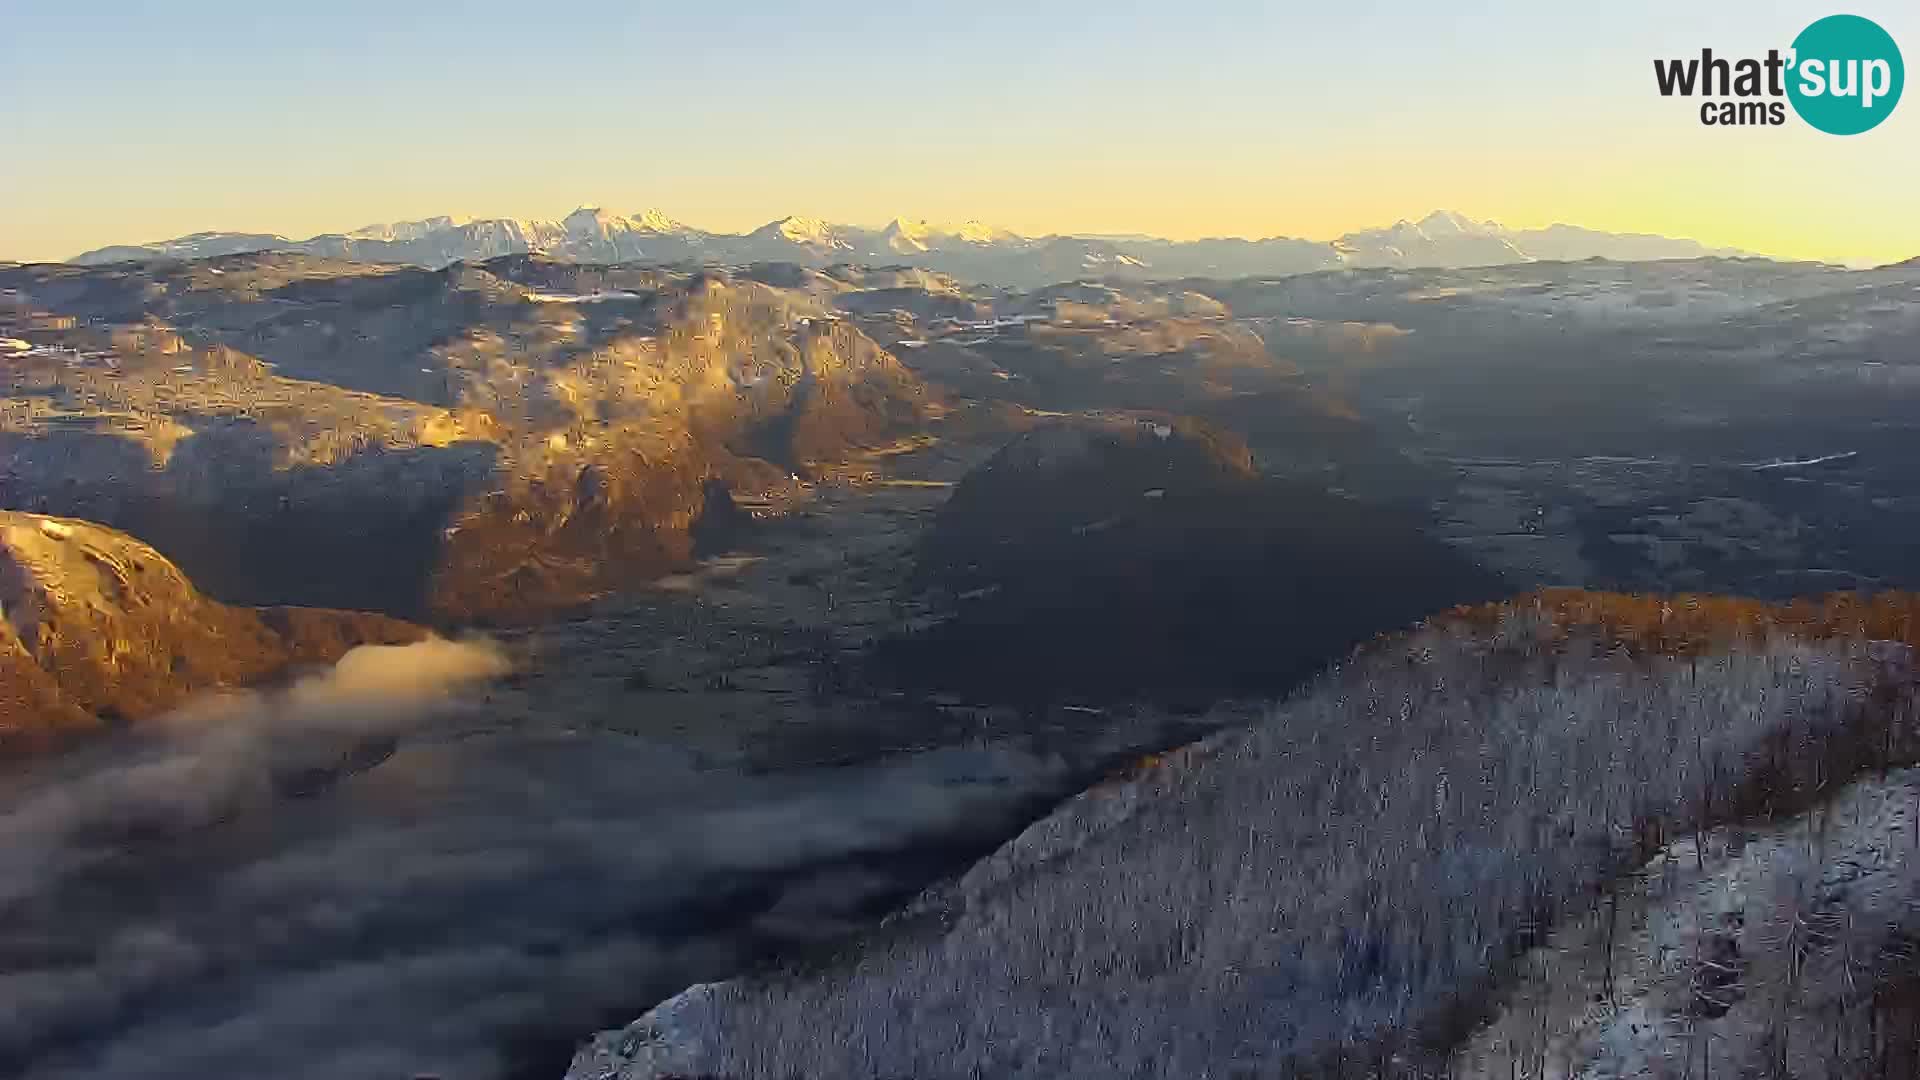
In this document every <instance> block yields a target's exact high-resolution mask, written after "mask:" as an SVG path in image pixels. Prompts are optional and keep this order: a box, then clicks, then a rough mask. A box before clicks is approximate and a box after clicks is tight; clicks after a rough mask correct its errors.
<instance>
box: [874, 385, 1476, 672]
mask: <svg viewBox="0 0 1920 1080" xmlns="http://www.w3.org/2000/svg"><path fill="white" fill-rule="evenodd" d="M918 570H919V573H920V575H921V584H922V585H923V586H925V587H928V588H930V589H932V590H933V591H934V592H935V594H936V596H938V597H942V598H946V599H948V600H950V603H951V605H952V610H951V614H950V617H948V618H946V619H945V620H944V621H941V622H938V623H936V624H934V625H932V626H930V627H927V628H925V629H919V630H916V631H914V632H910V633H906V634H902V635H899V636H896V637H894V638H890V639H888V640H886V641H884V642H882V643H881V644H880V646H879V647H878V649H877V650H876V661H877V664H878V666H879V669H880V672H881V673H882V674H883V677H890V678H894V679H897V680H899V681H901V682H904V683H908V684H912V685H916V686H921V687H927V688H931V689H938V690H949V691H954V692H959V693H964V694H968V695H970V696H975V697H980V698H985V699H989V700H1002V701H1029V702H1037V701H1047V700H1078V701H1115V700H1125V699H1151V700H1159V701H1162V702H1167V703H1170V704H1176V705H1191V706H1199V705H1203V704H1205V703H1207V702H1211V701H1214V700H1217V699H1219V698H1222V697H1230V696H1236V695H1243V694H1270V693H1273V692H1276V691H1279V690H1283V689H1285V688H1287V687H1289V686H1291V685H1293V684H1295V683H1296V682H1298V681H1299V680H1300V679H1302V678H1303V677H1305V676H1307V675H1309V674H1311V673H1312V672H1313V671H1315V670H1317V669H1319V668H1321V667H1322V666H1324V665H1325V664H1326V663H1328V662H1329V661H1331V660H1333V659H1335V658H1337V657H1338V656H1340V655H1342V654H1343V653H1344V652H1346V651H1347V650H1348V649H1349V648H1351V647H1352V646H1353V645H1355V644H1357V643H1359V642H1361V641H1364V640H1366V639H1368V638H1371V637H1373V636H1375V635H1377V634H1380V633H1382V632H1385V631H1390V630H1395V629H1398V628H1401V627H1404V626H1407V625H1409V624H1411V623H1414V622H1416V621H1418V620H1420V619H1421V618H1423V617H1425V616H1428V615H1431V614H1433V613H1435V612H1437V611H1440V610H1443V609H1446V608H1449V607H1452V606H1454V605H1457V604H1462V603H1470V602H1476V601H1483V600H1487V599H1490V598H1492V597H1495V596H1498V595H1501V594H1502V593H1503V591H1504V590H1503V588H1502V585H1501V582H1500V581H1499V579H1498V578H1497V577H1496V576H1494V575H1493V574H1491V573H1489V572H1487V571H1485V570H1483V569H1481V568H1480V567H1479V566H1477V565H1476V564H1474V563H1473V562H1472V561H1471V560H1469V559H1467V558H1466V557H1465V556H1463V555H1461V554H1459V553H1458V552H1456V551H1455V550H1454V549H1453V548H1451V547H1448V546H1447V545H1445V544H1443V543H1441V542H1440V541H1438V540H1435V539H1432V538H1430V537H1428V536H1427V535H1426V534H1425V533H1424V532H1422V531H1421V529H1420V527H1419V523H1418V522H1417V521H1416V520H1415V519H1412V518H1410V517H1407V516H1404V515H1401V514H1398V513H1396V512H1393V511H1390V510H1385V509H1382V508H1379V507H1374V506H1369V505H1365V504H1362V503H1358V502H1355V501H1353V500H1350V499H1346V498H1343V497H1341V496H1337V495H1333V494H1330V493H1328V492H1326V491H1323V490H1320V489H1318V488H1315V487H1313V486H1311V485H1307V484H1303V483H1299V482H1293V481H1286V480H1280V479H1275V478H1272V477H1266V476H1262V475H1260V474H1259V473H1258V472H1257V471H1256V470H1255V468H1254V465H1253V460H1252V455H1251V454H1250V453H1249V452H1248V450H1247V449H1246V447H1245V445H1244V444H1242V443H1241V442H1239V440H1238V439H1237V438H1235V437H1234V436H1231V435H1228V434H1225V433H1223V432H1220V431H1219V430H1217V429H1213V428H1210V427H1207V426H1205V425H1203V424H1200V423H1199V422H1196V421H1192V420H1174V419H1154V418H1146V419H1140V418H1134V417H1121V418H1112V419H1104V420H1097V421H1089V422H1073V423H1066V424H1059V425H1050V426H1047V427H1043V428H1039V429H1036V430H1034V431H1031V432H1028V433H1026V434H1024V435H1022V436H1020V437H1019V438H1017V439H1015V440H1014V441H1013V442H1012V443H1010V444H1009V445H1008V446H1006V447H1005V448H1004V449H1002V450H1001V451H1000V452H999V453H998V454H996V455H995V456H994V457H993V458H992V459H990V460H989V461H988V462H987V463H986V464H984V465H982V466H981V467H980V468H978V469H977V470H975V471H974V472H973V473H971V474H970V475H969V476H968V477H967V478H966V479H965V480H964V481H963V482H962V483H961V484H960V485H959V487H958V488H957V489H956V490H955V492H954V495H953V498H952V499H951V500H950V501H949V502H948V503H947V505H946V506H945V507H944V508H943V509H942V511H941V513H940V515H939V517H938V518H937V519H936V521H935V523H934V526H933V528H932V529H931V531H930V535H929V537H928V539H927V540H926V542H925V545H924V548H923V550H922V553H921V561H920V565H919V568H918Z"/></svg>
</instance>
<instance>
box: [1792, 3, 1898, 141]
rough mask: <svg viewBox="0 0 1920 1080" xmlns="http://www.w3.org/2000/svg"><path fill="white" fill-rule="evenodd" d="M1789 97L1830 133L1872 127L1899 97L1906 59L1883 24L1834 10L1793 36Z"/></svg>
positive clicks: (1807, 117)
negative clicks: (1834, 12) (1837, 13)
mask: <svg viewBox="0 0 1920 1080" xmlns="http://www.w3.org/2000/svg"><path fill="white" fill-rule="evenodd" d="M1791 63H1792V65H1793V66H1792V68H1791V69H1790V70H1789V73H1788V78H1787V99H1788V100H1789V101H1791V102H1793V111H1794V112H1797V113H1799V114H1800V119H1802V120H1805V121H1806V122H1807V123H1809V124H1812V125H1813V126H1814V127H1816V128H1819V129H1820V130H1821V131H1824V132H1826V133H1827V134H1829V135H1858V134H1860V133H1861V132H1863V131H1869V130H1872V129H1873V128H1874V127H1877V126H1878V125H1879V123H1880V121H1882V120H1885V119H1886V118H1887V116H1888V115H1889V114H1890V113H1892V112H1893V107H1894V106H1895V105H1898V104H1899V103H1900V90H1901V88H1902V87H1904V86H1905V85H1906V82H1907V70H1906V65H1904V64H1902V63H1901V62H1900V46H1898V45H1896V44H1894V42H1893V35H1891V34H1889V33H1887V32H1886V31H1885V30H1882V29H1880V24H1879V23H1876V22H1874V21H1873V20H1872V19H1863V18H1861V17H1860V16H1858V15H1829V16H1827V17H1826V18H1824V19H1821V20H1820V21H1819V22H1816V23H1814V24H1813V25H1811V26H1809V27H1807V28H1806V29H1805V30H1802V31H1800V36H1799V37H1797V38H1794V39H1793V60H1792V61H1791Z"/></svg>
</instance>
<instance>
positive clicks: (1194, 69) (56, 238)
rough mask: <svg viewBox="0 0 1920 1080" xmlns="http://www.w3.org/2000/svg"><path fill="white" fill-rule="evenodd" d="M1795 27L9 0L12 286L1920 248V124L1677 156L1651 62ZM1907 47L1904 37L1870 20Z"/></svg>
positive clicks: (1619, 20)
mask: <svg viewBox="0 0 1920 1080" xmlns="http://www.w3.org/2000/svg"><path fill="white" fill-rule="evenodd" d="M1833 10H1835V9H1832V8H1828V7H1824V6H1821V5H1815V4H1807V3H1788V2H1778V3H1754V2H1744V3H1735V2H1721V0H1712V2H1704V3H1692V4H1671V3H1652V2H1639V0H1633V2H1625V3H1613V4H1608V5H1605V6H1603V7H1591V6H1580V7H1578V8H1576V7H1575V6H1574V5H1565V4H1542V3H1502V4H1485V3H1479V4H1474V5H1471V7H1470V9H1468V10H1453V9H1452V7H1451V6H1450V5H1441V4H1434V3H1382V2H1370V0H1354V2H1346V3H1339V4H1238V3H1236V4H1227V3H1220V4H1208V3H1183V4H1177V5H1176V4H1126V3H1115V2H1112V0H1107V2H1101V3H1044V2H1039V0H1032V2H1027V3H1003V2H999V0H973V2H965V3H941V4H933V3H884V4H882V3H870V4H855V3H815V4H773V3H752V2H732V3H713V4H688V3H684V2H682V3H663V4H653V3H624V4H616V3H566V4H550V5H540V4H529V3H519V4H511V5H509V4H503V3H490V2H470V3H460V4H446V3H427V2H420V3H414V2H402V0H389V2H387V3H378V4H376V3H367V2H364V0H349V2H339V3H326V4H318V3H312V4H305V3H302V4H284V5H268V4H259V3H246V4H243V3H229V2H211V0H207V2H194V0H181V2H178V3H91V2H87V0H58V2H52V0H50V2H44V3H42V2H33V0H0V146H3V147H4V150H5V153H6V156H7V160H8V162H9V164H8V167H7V169H6V170H5V171H3V172H0V258H61V257H65V256H68V255H71V254H74V253H75V252H77V251H79V250H81V249H83V248H87V247H92V246H96V245H99V244H104V243H110V242H126V241H139V240H150V239H156V238H159V237H164V236H171V235H175V234H178V233H183V232H188V231H193V230H197V229H248V230H263V231H274V232H282V233H287V234H292V235H308V234H311V233H314V232H320V231H327V230H339V229H347V228H353V227H356V226H358V225H362V224H366V223H367V222H370V221H376V220H391V219H398V218H407V217H418V216H424V215H428V214H435V213H453V214H460V215H475V216H484V215H516V216H535V217H558V216H560V215H562V214H565V213H566V212H567V211H568V210H571V209H572V208H573V207H574V206H576V205H580V204H582V203H595V204H601V205H605V206H608V207H610V208H614V209H620V210H637V209H640V208H642V207H645V206H659V207H661V208H662V209H664V210H666V211H667V212H668V213H670V214H672V215H674V216H676V217H679V218H681V219H683V220H686V221H688V222H690V223H692V224H697V225H703V226H707V227H712V228H728V229H744V228H750V227H752V226H754V225H757V224H760V223H762V222H764V221H766V220H769V219H771V218H774V217H777V216H781V215H784V214H788V213H803V214H812V215H816V216H821V217H827V218H832V219H838V220H851V221H859V222H870V223H874V224H878V223H880V222H883V221H885V220H886V219H887V218H889V217H892V216H894V215H896V214H911V215H919V216H926V217H933V218H943V219H944V218H967V217H979V218H983V219H987V220H990V221H994V222H996V223H999V224H1004V225H1007V226H1010V227H1013V228H1015V229H1018V230H1020V231H1023V232H1048V231H1110V232H1113V231H1150V232H1160V233H1165V234H1169V235H1179V236H1192V235H1202V234H1236V235H1269V234H1275V233H1286V234H1292V235H1305V236H1310V237H1316V238H1319V237H1327V236H1332V235H1335V234H1337V233H1339V232H1341V231H1344V230H1346V229H1350V228H1355V227H1359V226H1363V225H1367V224H1375V223H1382V222H1386V221H1391V220H1392V219H1394V218H1396V217H1402V216H1417V215H1419V214H1422V213H1424V212H1425V211H1427V210H1429V209H1432V208H1433V207H1435V206H1447V207H1451V208H1455V209H1459V210H1462V211H1464V212H1466V213H1469V214H1472V215H1474V216H1477V217H1495V218H1499V219H1501V220H1505V221H1509V222H1511V223H1514V224H1522V225H1525V224H1544V223H1547V222H1549V221H1552V220H1567V221H1574V222H1579V223H1583V224H1590V225H1595V226H1599V227H1608V228H1643V229H1647V230H1650V231H1663V232H1670V233H1683V234H1689V235H1697V236H1699V237H1700V238H1701V239H1704V240H1708V241H1711V242H1717V243H1730V244H1740V245H1743V246H1748V247H1755V248H1760V249H1763V250H1778V251H1780V252H1781V253H1783V254H1792V255H1809V256H1819V257H1851V258H1863V257H1879V256H1889V257H1890V256H1895V255H1899V254H1902V253H1904V254H1916V253H1920V213H1916V212H1915V210H1916V207H1915V205H1914V198H1913V196H1912V194H1911V189H1912V188H1913V186H1914V178H1915V177H1916V176H1920V119H1917V118H1916V114H1920V105H1916V104H1905V105H1903V106H1902V107H1901V109H1900V110H1898V111H1897V112H1896V113H1895V115H1894V116H1893V117H1892V118H1891V119H1890V120H1889V121H1888V122H1887V123H1885V124H1883V125H1882V126H1881V127H1880V128H1879V129H1877V130H1876V131H1874V132H1871V133H1869V134H1867V135H1864V136H1859V137H1856V138H1853V139H1835V138H1833V137H1829V136H1821V135H1818V134H1817V133H1814V132H1810V131H1808V130H1806V129H1805V128H1803V127H1800V126H1798V125H1794V126H1790V127H1788V128H1784V129H1771V128H1761V129H1745V130H1733V131H1716V130H1712V129H1707V128H1703V127H1701V126H1700V125H1699V123H1698V120H1697V119H1696V118H1695V116H1694V114H1693V111H1692V108H1691V107H1690V106H1689V105H1688V104H1687V103H1685V102H1678V101H1671V100H1662V99H1660V98H1659V97H1658V95H1657V94H1656V93H1655V92H1654V90H1653V81H1652V74H1651V70H1652V69H1651V63H1652V59H1653V58H1654V57H1655V56H1684V55H1687V54H1689V53H1693V54H1697V53H1698V51H1699V49H1700V48H1701V46H1703V45H1711V46H1713V47H1714V48H1715V49H1716V51H1720V52H1725V53H1730V54H1736V55H1739V54H1743V53H1761V52H1764V50H1765V49H1766V48H1767V47H1768V46H1769V45H1773V46H1777V47H1781V48H1784V47H1786V45H1787V44H1788V43H1789V42H1790V41H1791V40H1792V37H1793V36H1794V34H1795V33H1797V32H1798V31H1799V29H1800V28H1801V27H1803V26H1804V25H1805V24H1806V23H1808V22H1810V21H1812V20H1813V19H1814V18H1817V17H1819V16H1821V15H1825V14H1830V13H1832V11H1833ZM1849 10H1852V11H1855V12H1857V13H1860V14H1865V15H1868V16H1870V17H1873V18H1875V19H1877V20H1878V21H1880V22H1881V24H1882V25H1883V26H1886V27H1887V29H1888V30H1889V31H1891V32H1892V33H1893V35H1894V37H1895V38H1896V39H1897V40H1899V41H1900V42H1901V43H1902V44H1903V45H1906V46H1907V49H1908V53H1909V58H1910V59H1911V56H1912V54H1913V53H1914V51H1915V50H1916V49H1920V44H1916V43H1920V13H1917V12H1920V9H1917V8H1916V5H1914V4H1912V3H1910V2H1899V3H1891V2H1879V0H1876V2H1865V3H1858V4H1853V5H1852V6H1851V7H1850V8H1849Z"/></svg>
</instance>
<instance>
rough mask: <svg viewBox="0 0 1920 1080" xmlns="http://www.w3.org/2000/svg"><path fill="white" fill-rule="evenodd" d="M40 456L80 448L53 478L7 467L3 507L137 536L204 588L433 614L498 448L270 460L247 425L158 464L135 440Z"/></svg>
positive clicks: (53, 446)
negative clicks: (440, 582)
mask: <svg viewBox="0 0 1920 1080" xmlns="http://www.w3.org/2000/svg"><path fill="white" fill-rule="evenodd" d="M31 442H32V443H34V444H36V445H35V446H34V448H33V449H34V452H35V453H38V454H60V453H68V454H74V455H81V454H84V455H86V456H87V457H88V458H89V465H88V468H87V469H86V470H85V472H84V477H83V476H82V474H81V473H80V471H79V470H75V471H74V472H73V473H72V474H71V475H70V478H69V479H67V480H65V481H64V482H62V483H60V484H58V485H57V486H51V487H50V486H48V485H45V484H34V485H32V486H27V485H23V484H21V483H19V482H18V481H17V479H9V478H8V477H6V476H0V505H4V506H5V507H6V508H9V509H20V510H29V511H33V512H36V513H47V514H56V515H61V516H70V517H78V518H85V519H87V520H90V521H97V522H99V523H101V524H103V525H109V526H111V527H113V528H116V529H119V530H121V531H123V532H126V533H129V534H131V535H133V536H135V537H137V538H139V539H141V540H143V541H145V542H147V543H148V544H150V545H152V546H153V547H154V548H155V549H156V550H158V551H159V552H160V553H161V554H163V555H165V556H166V557H167V558H169V559H171V560H172V561H173V562H174V563H176V564H177V565H178V566H179V567H180V568H181V569H182V570H183V571H185V572H186V574H187V576H188V577H190V578H191V579H192V580H193V581H194V583H195V584H196V585H197V586H198V587H199V588H200V590H201V591H202V592H204V593H205V594H206V595H207V596H209V597H211V598H213V599H216V600H221V601H224V602H226V603H230V604H244V605H274V604H292V605H298V606H306V607H333V608H346V609H352V610H360V611H377V612H383V613H386V614H390V615H397V616H402V617H409V616H411V617H416V618H417V617H420V616H422V615H424V614H425V601H426V597H427V590H428V583H429V581H430V580H431V578H432V575H433V573H434V571H435V569H436V568H437V565H438V562H439V556H440V553H441V551H442V545H443V542H444V535H445V532H444V531H445V529H446V528H447V526H448V525H449V524H450V523H451V520H452V518H453V516H454V514H455V513H456V512H457V511H458V509H459V508H460V506H461V505H462V504H463V503H464V502H465V501H466V500H467V499H468V498H469V497H470V496H472V495H475V494H478V493H479V492H481V491H482V490H483V485H485V484H486V483H487V482H488V480H489V478H490V477H491V476H492V474H493V471H494V467H495V465H496V462H497V458H498V454H499V448H498V447H496V446H494V445H493V444H491V443H482V442H463V443H455V444H453V445H450V446H442V447H415V448H409V449H383V448H379V447H370V448H366V449H362V450H359V451H357V452H355V453H353V454H350V455H348V456H346V457H344V458H342V459H340V460H339V461H336V462H333V463H331V464H327V465H294V466H292V467H289V468H275V462H274V455H275V446H276V442H275V439H274V436H273V434H272V433H271V432H270V431H268V430H266V429H264V428H261V427H259V426H258V425H255V424H253V423H251V422H247V421H229V422H224V423H221V424H218V425H213V426H208V427H206V428H203V429H202V430H201V431H199V432H198V433H196V434H195V435H193V436H192V437H191V438H188V439H185V440H182V441H181V442H180V443H179V445H178V446H176V447H175V448H174V451H173V454H172V456H171V458H170V459H169V461H168V463H167V465H166V467H165V468H163V469H154V468H153V467H152V465H151V462H150V460H149V459H148V457H147V455H146V452H145V451H144V450H143V449H141V448H140V447H139V446H138V445H137V444H135V443H133V442H132V441H130V440H127V439H121V438H115V437H112V436H105V435H101V434H97V433H74V434H70V435H65V436H59V437H53V438H37V439H35V440H31Z"/></svg>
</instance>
